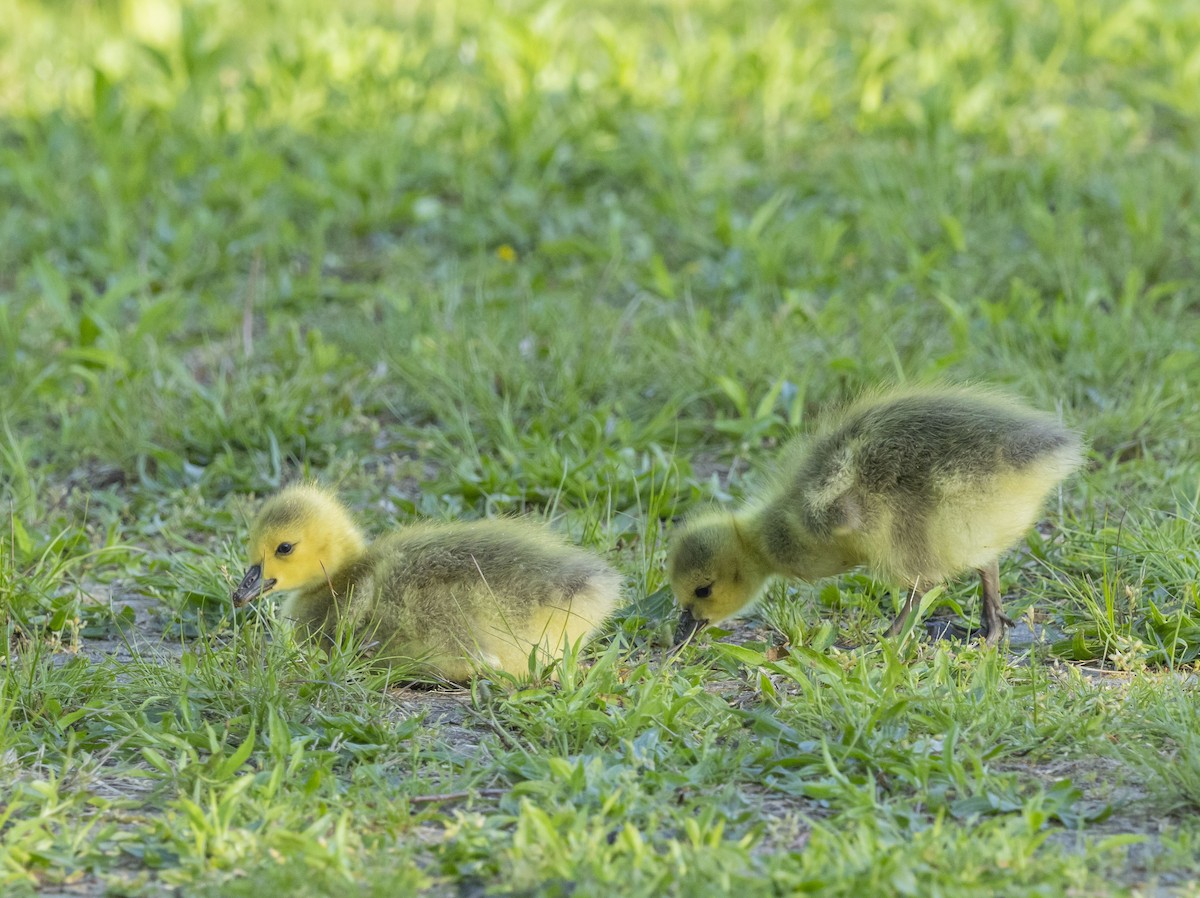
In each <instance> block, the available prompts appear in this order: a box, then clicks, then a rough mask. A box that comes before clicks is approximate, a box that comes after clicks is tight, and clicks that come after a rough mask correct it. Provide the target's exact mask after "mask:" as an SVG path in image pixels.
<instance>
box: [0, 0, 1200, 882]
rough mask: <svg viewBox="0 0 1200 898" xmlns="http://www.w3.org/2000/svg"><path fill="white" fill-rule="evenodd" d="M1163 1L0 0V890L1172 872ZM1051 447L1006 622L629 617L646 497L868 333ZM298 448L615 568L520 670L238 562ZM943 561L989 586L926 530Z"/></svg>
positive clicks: (1183, 33) (764, 460)
mask: <svg viewBox="0 0 1200 898" xmlns="http://www.w3.org/2000/svg"><path fill="white" fill-rule="evenodd" d="M1198 46H1200V20H1197V18H1196V17H1195V15H1194V14H1193V13H1192V10H1191V5H1190V4H1189V3H1187V2H1186V0H1165V2H1161V3H1155V4H1146V3H1140V2H1136V0H1101V2H1097V3H1091V4H1065V3H1059V4H1047V3H1033V2H1028V0H1000V2H979V0H973V2H967V3H962V2H949V0H905V2H903V3H899V4H885V5H882V6H881V5H880V4H876V3H866V2H857V0H855V2H849V3H837V4H835V3H827V2H820V0H818V2H812V3H806V4H799V3H796V4H783V3H779V4H749V3H737V2H732V0H705V2H698V3H684V2H680V0H671V2H660V3H635V2H631V0H606V2H602V3H597V4H555V3H534V2H521V0H516V2H487V0H468V2H463V3H459V4H440V3H412V4H396V3H385V2H382V0H352V2H347V3H341V4H333V5H332V6H331V5H330V4H318V3H315V2H309V0H279V2H275V3H268V4H239V3H233V2H226V0H186V2H182V3H179V2H169V0H137V2H132V0H130V2H96V3H91V4H68V3H45V2H43V3H39V2H34V0H13V2H10V3H8V4H3V5H2V8H0V208H2V209H3V215H0V507H2V508H3V513H2V515H0V626H2V627H3V636H4V643H3V645H4V656H3V659H2V662H0V663H2V666H0V888H3V890H4V892H5V894H6V895H7V894H12V895H21V894H27V893H36V892H39V891H48V892H52V893H55V894H61V893H63V892H67V891H70V893H72V894H80V893H82V894H97V895H98V894H104V893H106V892H107V893H108V894H114V895H158V894H167V893H170V894H186V895H212V896H216V895H221V896H227V895H266V894H293V895H341V894H347V893H348V890H357V892H358V893H361V894H378V895H397V894H407V893H412V892H416V891H418V890H426V891H428V893H429V894H432V895H482V894H512V895H530V894H538V895H559V894H561V895H569V894H573V895H600V894H604V895H608V894H620V895H629V896H639V895H645V896H657V895H669V894H677V895H685V894H687V895H692V894H718V893H728V892H731V891H734V890H736V891H737V892H739V893H742V894H746V895H790V894H796V893H814V894H822V895H847V896H857V895H875V894H880V895H882V894H897V895H933V896H938V895H942V896H960V895H967V896H969V895H980V896H985V895H986V896H990V895H996V894H1004V895H1046V896H1058V895H1063V894H1083V893H1089V894H1106V895H1107V894H1139V895H1151V894H1158V895H1171V894H1179V895H1184V894H1191V893H1192V891H1193V890H1194V889H1195V888H1197V880H1196V874H1195V872H1194V871H1195V870H1196V869H1197V864H1198V862H1200V827H1197V825H1196V823H1195V812H1196V810H1197V808H1198V807H1200V768H1197V762H1196V756H1197V751H1198V750H1200V729H1198V724H1197V715H1196V712H1195V707H1196V702H1197V699H1198V696H1197V687H1196V684H1195V679H1194V678H1195V671H1196V668H1195V664H1196V659H1197V656H1198V654H1200V587H1198V585H1197V584H1198V581H1200V454H1198V453H1197V446H1200V423H1198V422H1200V398H1198V397H1200V374H1198V372H1200V287H1197V284H1200V192H1198V189H1197V185H1200V113H1198V112H1197V110H1200V87H1198V85H1200V81H1198V80H1197V78H1196V77H1195V76H1196V72H1197V66H1198V65H1200V51H1197V50H1196V48H1197V47H1198ZM930 377H947V378H951V379H955V380H985V381H989V382H996V383H1000V384H1003V385H1006V386H1008V387H1010V388H1011V389H1013V390H1014V391H1016V392H1018V393H1020V394H1023V395H1025V396H1026V397H1027V398H1028V399H1029V400H1030V401H1031V402H1032V403H1034V404H1036V405H1038V406H1040V407H1044V408H1047V409H1051V410H1056V411H1060V412H1061V414H1062V416H1063V417H1064V419H1065V420H1066V421H1068V422H1069V423H1070V424H1072V425H1074V426H1077V427H1079V428H1080V429H1081V430H1083V431H1084V432H1085V433H1086V434H1087V436H1088V439H1089V441H1090V446H1091V450H1090V456H1089V464H1088V466H1087V468H1086V470H1085V471H1083V472H1082V473H1081V474H1079V475H1078V476H1077V477H1075V478H1073V479H1072V480H1071V481H1069V482H1068V483H1067V484H1066V485H1065V487H1064V489H1063V491H1062V493H1061V495H1060V496H1058V497H1057V499H1056V501H1053V502H1052V503H1050V506H1049V508H1048V510H1047V515H1046V522H1047V525H1048V526H1046V527H1043V528H1040V529H1039V530H1038V531H1035V532H1032V533H1031V534H1030V535H1029V537H1028V539H1027V541H1026V543H1025V544H1024V545H1022V546H1020V547H1019V549H1018V551H1016V552H1014V553H1012V554H1011V555H1010V556H1008V557H1007V558H1006V559H1005V560H1004V562H1003V563H1002V567H1001V579H1002V586H1003V588H1004V591H1005V593H1006V596H1007V604H1008V609H1009V611H1010V613H1011V614H1013V616H1014V617H1017V616H1021V617H1022V618H1023V620H1025V621H1026V622H1033V623H1035V624H1036V625H1038V627H1039V628H1040V627H1044V628H1045V634H1046V636H1045V638H1044V639H1035V640H1034V641H1032V642H1015V643H1014V644H1013V645H1012V646H1011V648H1010V650H1009V651H1008V652H1006V653H1000V654H997V653H994V652H987V651H983V650H981V649H980V648H978V647H977V646H974V645H968V644H946V643H929V642H923V641H921V640H908V641H906V642H903V643H901V644H893V643H891V642H888V643H883V642H881V641H880V640H879V639H878V635H877V634H878V632H879V630H880V629H881V626H882V625H883V624H884V622H885V621H886V620H887V619H888V618H889V617H890V616H891V613H892V611H893V608H894V602H895V597H894V596H893V595H892V594H891V593H890V592H889V590H888V585H887V584H878V583H873V582H872V581H870V580H869V579H868V578H866V577H864V576H862V575H859V574H854V575H848V576H846V577H842V578H839V579H837V580H834V581H829V582H824V583H820V584H815V585H796V584H792V585H789V586H787V587H786V588H785V587H783V586H777V587H774V588H773V589H772V592H771V593H770V596H769V598H768V600H767V601H766V602H765V603H764V605H763V607H762V608H761V610H760V612H759V614H758V615H757V616H755V617H754V618H752V619H751V620H749V621H748V622H744V623H741V624H739V625H737V626H735V627H732V628H731V632H730V633H729V634H728V635H726V636H722V635H720V633H717V634H714V636H713V638H712V639H706V640H704V641H702V642H701V643H700V644H698V645H694V646H691V647H689V648H687V649H685V650H684V651H683V652H682V653H681V654H679V655H676V656H670V655H668V653H667V652H666V651H665V643H666V635H667V634H668V633H669V631H670V629H671V621H670V619H669V615H670V609H669V602H668V601H667V599H666V597H665V594H664V593H663V592H662V587H663V586H664V574H663V552H664V549H665V546H666V545H667V543H668V541H669V539H670V532H671V526H672V522H673V520H674V519H675V518H677V517H678V516H679V515H681V514H683V513H685V512H687V511H688V510H689V509H691V508H693V507H697V506H699V505H701V504H703V503H706V502H710V501H714V500H715V501H718V502H729V501H736V500H738V499H740V498H741V497H743V496H744V495H746V494H748V493H749V492H751V491H752V490H753V489H754V485H755V483H756V481H757V479H758V476H759V473H758V472H760V471H762V470H763V469H764V467H765V466H766V465H767V464H769V462H770V459H771V458H772V455H773V452H774V450H775V449H776V448H777V447H778V445H779V444H780V443H781V442H782V441H783V440H785V439H786V438H787V437H788V435H789V434H790V433H792V432H793V430H795V429H796V428H802V427H804V426H805V425H806V424H808V423H809V422H810V421H811V420H812V418H813V416H814V415H815V414H817V413H818V412H819V410H820V409H821V408H822V407H823V406H826V405H829V404H835V403H837V402H840V401H842V400H844V399H846V398H847V397H849V396H851V395H853V394H854V393H855V392H856V391H858V390H859V389H861V388H863V387H865V386H868V385H871V384H875V383H878V382H881V381H908V380H919V379H923V378H930ZM300 477H318V478H320V479H321V480H323V481H324V482H326V483H330V484H333V485H336V486H338V487H339V488H340V490H341V491H342V493H343V495H344V496H345V498H346V499H347V501H348V502H349V503H350V504H351V505H352V506H353V507H354V509H355V510H356V511H357V512H358V513H359V515H360V517H361V518H362V520H363V522H364V523H365V524H367V525H368V526H369V527H370V528H371V529H373V530H379V529H382V528H384V527H386V526H389V525H391V524H392V523H393V522H396V521H401V522H402V521H406V520H410V519H413V518H415V517H419V516H430V517H437V518H460V517H476V516H480V515H485V514H496V513H505V512H527V513H531V514H535V515H539V516H544V517H547V518H549V519H551V520H552V521H553V522H554V523H555V525H556V526H558V527H560V528H562V529H563V530H565V531H566V532H568V533H569V534H570V535H571V536H572V537H573V538H575V539H576V540H578V541H580V542H583V543H585V544H587V545H590V546H593V547H594V548H596V549H597V550H599V551H602V552H604V553H605V554H607V555H608V556H609V557H610V558H612V559H613V561H614V562H615V563H616V564H618V565H619V566H620V568H621V569H622V571H623V572H624V573H625V575H626V578H627V583H628V593H629V596H630V599H631V601H632V603H633V604H632V605H631V607H630V608H629V609H626V610H625V611H624V612H623V613H622V615H621V616H620V619H619V620H618V621H616V622H615V623H614V625H613V626H612V627H611V629H610V631H609V632H608V633H607V634H606V636H605V638H603V639H601V640H599V641H598V642H597V643H596V644H595V645H594V646H592V647H590V648H588V649H587V650H585V651H584V653H583V656H582V661H583V665H582V666H581V667H579V668H575V667H567V668H566V669H564V670H563V671H562V674H561V682H559V683H557V684H554V683H552V682H551V681H549V680H547V679H541V680H537V681H534V682H533V683H531V684H530V683H524V684H522V683H515V682H513V681H511V680H508V679H505V678H502V677H496V678H495V679H492V680H481V681H477V682H476V683H475V684H473V686H472V687H471V688H470V690H469V691H467V690H461V691H458V692H443V691H436V690H433V691H431V690H429V689H428V688H424V689H422V688H413V687H407V686H405V685H404V684H399V683H396V682H389V681H387V680H386V678H385V677H383V676H382V675H380V674H379V673H378V672H375V671H372V670H370V669H369V668H368V667H367V666H366V665H365V664H364V663H363V661H362V660H361V659H359V658H358V657H357V656H356V654H355V652H354V651H353V646H345V647H343V648H342V649H341V650H338V651H336V652H334V653H333V655H332V657H326V656H324V655H323V654H319V653H314V652H312V651H311V650H310V649H307V648H306V647H304V646H297V645H295V644H294V643H293V642H292V640H291V639H289V638H288V636H287V634H286V632H285V631H284V630H282V629H281V628H279V627H278V626H276V624H275V621H274V615H273V614H271V613H270V612H269V610H262V611H258V610H255V611H251V612H246V613H243V612H238V613H236V614H235V613H234V612H233V611H232V609H231V608H230V607H229V601H228V595H229V589H230V588H231V586H232V585H233V583H234V582H235V580H236V578H237V577H238V575H239V574H240V567H239V565H240V564H241V557H240V553H241V545H242V541H243V539H244V538H245V530H246V520H247V516H248V515H249V514H251V513H252V511H253V508H254V507H255V504H256V502H257V501H258V498H259V497H261V496H262V495H264V494H266V493H269V492H271V491H272V490H274V489H276V488H277V487H279V486H280V485H281V484H283V483H286V482H290V481H292V480H294V479H297V478H300ZM937 602H938V603H941V604H945V605H947V606H949V607H950V608H952V609H953V608H960V609H962V610H963V611H965V613H967V614H968V615H970V614H973V613H977V607H978V606H977V599H976V597H975V595H974V590H973V587H972V585H971V584H969V583H968V582H967V581H966V580H964V581H962V582H960V583H952V584H949V585H948V586H947V589H946V590H945V592H943V593H942V594H941V595H940V596H939V597H938V598H937Z"/></svg>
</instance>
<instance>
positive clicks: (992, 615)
mask: <svg viewBox="0 0 1200 898" xmlns="http://www.w3.org/2000/svg"><path fill="white" fill-rule="evenodd" d="M979 580H980V582H981V583H982V584H983V611H982V613H981V614H980V615H979V632H981V633H982V634H983V635H984V638H985V639H986V640H987V644H988V645H996V644H997V643H998V642H1000V640H1001V639H1003V638H1004V631H1005V630H1006V629H1007V628H1008V627H1011V626H1012V625H1013V622H1012V618H1010V617H1009V616H1008V615H1006V614H1005V613H1004V607H1003V606H1002V605H1001V604H1000V562H999V561H998V560H996V561H993V562H992V563H991V564H989V565H988V566H987V567H981V568H979Z"/></svg>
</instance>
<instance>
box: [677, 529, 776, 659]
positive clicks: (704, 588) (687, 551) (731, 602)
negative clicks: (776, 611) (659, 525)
mask: <svg viewBox="0 0 1200 898" xmlns="http://www.w3.org/2000/svg"><path fill="white" fill-rule="evenodd" d="M667 570H668V574H669V575H670V578H671V589H672V590H673V591H674V593H675V601H676V602H678V603H679V608H680V611H681V612H682V613H681V615H680V618H679V628H678V629H677V630H676V631H675V642H676V644H679V643H682V642H684V641H686V640H687V639H688V637H690V636H692V635H693V634H694V633H696V632H697V631H699V630H701V629H702V628H704V627H705V626H706V625H708V624H710V623H716V622H717V621H721V620H724V619H725V618H727V617H729V616H731V615H733V614H735V613H737V612H738V611H740V610H741V609H743V608H745V607H746V606H747V605H749V604H750V603H751V602H753V601H754V600H755V599H756V598H758V594H759V593H760V592H762V588H763V584H764V583H766V580H767V576H768V573H767V571H766V569H765V567H764V565H763V564H762V563H761V561H760V560H759V553H758V551H757V550H756V549H755V547H754V546H753V545H752V544H751V543H750V542H749V541H748V539H747V538H746V535H745V534H744V533H743V532H742V531H741V529H740V527H739V523H738V520H737V518H735V517H734V516H733V515H730V514H717V515H711V516H706V517H703V518H700V519H698V520H696V521H694V522H691V523H687V524H685V525H684V526H683V529H682V530H680V531H679V533H677V534H676V535H675V538H674V540H673V541H672V544H671V553H670V560H669V562H668V569H667Z"/></svg>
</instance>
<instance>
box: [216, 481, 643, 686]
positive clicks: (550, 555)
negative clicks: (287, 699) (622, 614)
mask: <svg viewBox="0 0 1200 898" xmlns="http://www.w3.org/2000/svg"><path fill="white" fill-rule="evenodd" d="M249 562H250V565H249V569H248V570H247V571H246V575H245V577H244V579H243V580H242V582H241V583H240V584H239V585H238V587H237V589H235V590H234V591H233V604H234V606H235V607H237V606H242V605H245V604H246V603H248V602H250V601H252V600H253V599H256V598H258V597H260V596H262V595H265V594H266V593H268V592H271V591H274V592H277V593H286V599H285V601H284V603H283V606H282V609H281V610H282V615H283V616H284V617H285V618H288V619H290V620H292V621H293V622H294V623H295V624H296V625H297V626H298V627H300V628H301V629H302V630H303V631H305V632H307V633H308V634H311V635H320V636H321V637H322V638H324V639H325V640H326V641H328V640H329V639H330V637H331V636H332V635H333V633H334V632H335V631H336V629H337V627H338V624H339V622H341V621H343V620H345V621H346V623H347V624H348V625H349V626H350V627H351V628H352V630H353V632H354V633H355V634H356V635H357V636H359V637H360V638H361V639H362V641H363V642H364V643H366V644H369V645H373V646H374V650H373V652H374V658H375V659H376V660H379V661H382V662H384V663H400V662H415V663H416V664H417V665H419V666H420V668H422V669H423V670H426V671H428V672H431V673H433V674H435V675H438V676H441V677H443V678H445V679H447V680H466V679H469V678H470V677H471V675H472V674H474V673H475V672H477V671H478V670H479V669H480V668H482V667H495V668H499V669H501V670H505V671H507V672H509V673H512V674H518V675H520V674H526V675H527V674H528V673H529V661H530V656H531V654H532V653H533V652H534V651H536V653H537V656H538V657H539V658H540V659H541V660H542V661H546V662H549V661H552V660H554V659H556V658H559V657H561V656H562V653H563V649H564V645H565V644H571V645H574V644H576V643H578V642H580V641H583V640H586V639H587V638H588V637H589V636H591V635H592V634H593V633H594V632H595V631H596V629H597V628H598V627H600V625H601V624H603V623H604V621H605V620H606V619H607V618H608V616H609V615H610V614H611V613H612V611H613V609H614V608H616V606H617V604H618V603H619V601H620V597H621V578H620V575H619V574H617V572H616V571H614V570H613V569H612V568H611V567H609V565H608V564H607V563H605V562H604V561H603V560H601V559H600V558H598V557H596V556H594V555H592V554H591V553H589V552H585V551H584V550H582V549H579V548H576V547H574V546H571V545H568V544H567V543H565V542H563V541H562V540H560V539H559V538H558V537H557V536H555V535H554V534H553V533H552V532H551V531H549V530H548V529H547V528H545V527H543V526H540V525H538V524H534V523H532V522H529V521H525V520H518V519H514V518H504V519H498V520H485V521H475V522H472V523H459V524H434V523H424V524H414V525H412V526H409V527H404V528H402V529H400V530H397V531H394V532H392V533H389V534H387V535H386V536H383V537H380V538H379V539H377V540H375V541H374V542H373V543H371V544H370V545H368V544H367V542H366V540H365V539H364V538H363V535H362V532H361V531H360V530H359V528H358V527H357V525H356V524H355V523H354V521H353V519H352V518H351V516H350V514H349V513H348V512H347V511H346V508H345V507H344V506H343V505H342V504H341V503H340V502H339V501H338V500H337V499H336V498H335V497H334V496H333V495H331V494H330V493H328V492H326V491H324V490H322V489H320V488H318V487H315V486H307V485H305V486H293V487H289V488H288V489H285V490H284V491H283V492H281V493H279V494H278V495H277V496H275V497H274V498H272V499H270V500H268V501H267V502H266V503H265V504H264V505H263V507H262V509H261V510H260V511H259V513H258V517H257V518H256V519H255V521H254V524H253V526H252V528H251V531H250V546H249Z"/></svg>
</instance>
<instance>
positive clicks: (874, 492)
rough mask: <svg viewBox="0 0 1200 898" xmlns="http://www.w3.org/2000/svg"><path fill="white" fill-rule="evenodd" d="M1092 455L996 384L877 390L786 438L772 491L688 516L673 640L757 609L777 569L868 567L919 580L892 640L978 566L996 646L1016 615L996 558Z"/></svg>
mask: <svg viewBox="0 0 1200 898" xmlns="http://www.w3.org/2000/svg"><path fill="white" fill-rule="evenodd" d="M1082 453H1083V445H1082V442H1081V440H1080V438H1079V436H1078V435H1077V434H1075V433H1073V432H1071V431H1069V430H1067V429H1065V428H1064V427H1063V426H1062V425H1060V424H1059V423H1058V422H1057V421H1056V420H1055V419H1054V418H1052V417H1051V416H1049V415H1046V414H1043V413H1041V412H1037V411H1034V410H1032V409H1029V408H1026V407H1025V406H1023V405H1021V404H1020V403H1018V402H1016V401H1014V400H1012V399H1009V398H1006V397H1004V396H1001V395H998V394H996V393H995V392H992V391H990V390H986V389H980V388H968V387H931V388H913V389H904V390H893V391H888V392H880V393H875V394H871V395H868V396H866V397H864V398H862V399H860V400H859V401H857V402H855V403H853V404H852V405H850V406H849V407H848V408H847V409H846V410H845V411H844V412H843V413H842V414H841V415H839V416H837V417H836V418H835V419H834V420H833V421H832V422H830V423H829V424H828V425H826V426H825V427H823V428H820V429H819V430H818V432H817V433H816V435H815V436H814V437H813V438H811V439H809V440H801V441H797V442H795V443H793V444H792V445H791V447H789V450H788V451H786V452H785V455H784V461H783V464H782V465H781V467H780V472H779V476H778V478H777V483H776V485H775V489H774V491H773V493H772V494H770V495H769V496H768V497H767V498H765V500H762V501H760V502H758V503H757V504H754V505H752V506H751V507H749V508H747V509H746V510H744V511H740V512H735V513H729V512H717V513H712V514H707V515H704V516H701V517H699V518H697V519H695V520H692V521H688V522H686V523H685V524H684V526H683V528H682V530H681V532H680V533H678V534H677V535H676V537H675V539H674V543H673V545H672V547H671V553H670V561H669V573H670V578H671V586H672V589H673V590H674V592H675V597H676V600H677V601H678V602H679V605H680V608H681V609H682V617H681V620H680V624H679V629H678V631H677V632H676V641H677V642H683V641H684V640H686V639H687V638H688V637H689V636H691V635H692V634H693V633H695V632H696V631H697V630H699V629H700V628H702V627H703V626H705V625H706V624H708V623H710V622H715V621H719V620H722V619H724V618H727V617H729V616H730V615H732V614H734V613H735V612H737V611H739V610H741V609H742V608H744V607H745V606H747V605H749V604H750V603H751V602H753V601H754V600H755V599H756V598H757V597H758V596H759V594H760V593H761V592H762V590H763V587H764V586H765V584H766V582H767V580H768V579H770V578H771V577H773V576H782V577H798V578H800V579H803V580H816V579H819V578H821V577H829V576H833V575H834V574H840V573H843V572H845V571H848V570H850V569H851V568H854V567H857V566H859V565H867V566H868V567H869V568H871V569H872V570H873V571H874V572H875V573H877V574H878V575H880V576H881V577H884V578H887V579H889V580H891V581H893V582H897V581H899V582H904V583H906V584H908V586H909V587H911V590H910V593H909V597H908V600H907V601H906V602H905V604H904V607H903V608H902V609H901V611H900V613H899V614H898V615H897V616H896V619H895V620H894V621H893V622H892V625H891V626H890V627H889V628H888V631H887V632H888V635H889V636H895V635H896V634H898V633H900V632H901V630H902V629H903V627H904V625H905V623H906V622H907V620H908V618H909V616H910V615H911V614H912V613H913V612H914V611H915V610H916V609H917V608H918V607H919V605H920V601H921V596H922V595H923V594H924V592H925V591H926V590H928V589H929V588H930V587H932V586H933V585H934V584H936V583H938V582H940V581H942V580H945V579H947V578H949V577H953V576H955V575H956V574H960V573H962V572H963V571H966V570H969V569H972V568H974V569H975V570H977V571H978V573H979V576H980V579H981V580H982V582H983V612H982V614H981V621H980V624H981V629H982V632H983V633H984V635H985V636H986V637H987V641H988V643H989V644H993V645H994V644H995V643H997V642H999V641H1000V639H1001V638H1002V637H1003V635H1004V631H1005V627H1006V625H1009V626H1010V625H1011V624H1012V621H1011V620H1009V619H1008V618H1007V617H1005V615H1004V612H1003V609H1002V607H1001V604H1000V579H999V578H1000V574H999V566H998V563H997V559H998V558H999V556H1000V554H1001V553H1002V552H1004V551H1005V550H1006V549H1008V548H1009V547H1010V546H1012V545H1013V543H1015V542H1016V541H1017V540H1018V539H1020V538H1021V536H1022V535H1023V534H1024V533H1025V532H1026V531H1027V530H1028V529H1029V527H1030V526H1032V524H1033V523H1034V521H1035V520H1037V517H1038V514H1039V511H1040V509H1041V507H1042V502H1043V501H1044V500H1045V497H1046V495H1047V493H1049V491H1050V490H1051V489H1053V488H1054V487H1055V486H1056V485H1057V484H1058V483H1059V482H1060V481H1062V480H1063V479H1064V478H1065V477H1066V476H1067V475H1069V474H1070V473H1071V472H1072V471H1074V470H1075V469H1076V468H1077V467H1078V466H1079V465H1080V463H1081V461H1082Z"/></svg>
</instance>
